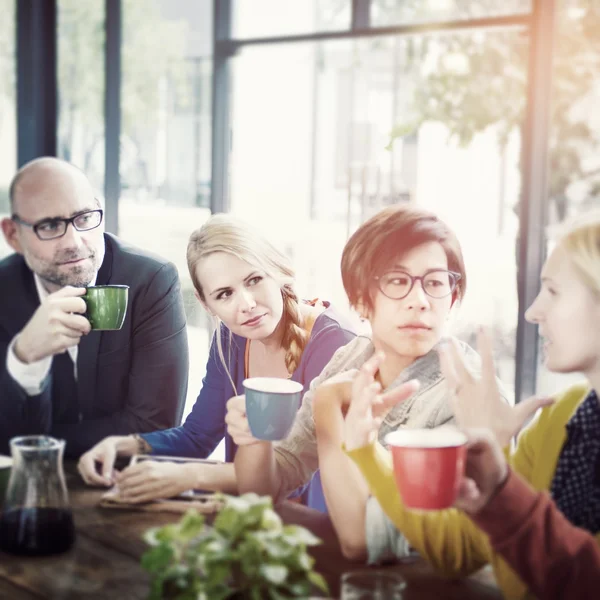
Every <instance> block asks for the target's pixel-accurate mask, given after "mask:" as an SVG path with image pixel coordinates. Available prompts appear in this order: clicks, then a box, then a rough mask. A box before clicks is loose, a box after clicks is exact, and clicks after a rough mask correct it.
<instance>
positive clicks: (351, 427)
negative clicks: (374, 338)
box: [344, 353, 419, 450]
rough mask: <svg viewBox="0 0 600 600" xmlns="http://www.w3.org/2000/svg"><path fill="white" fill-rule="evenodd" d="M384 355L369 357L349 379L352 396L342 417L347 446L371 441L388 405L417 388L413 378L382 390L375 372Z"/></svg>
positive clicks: (349, 447)
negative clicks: (384, 391)
mask: <svg viewBox="0 0 600 600" xmlns="http://www.w3.org/2000/svg"><path fill="white" fill-rule="evenodd" d="M383 359H384V356H383V354H382V353H377V354H375V356H373V357H371V358H370V359H369V360H368V361H367V362H366V363H365V364H364V365H363V366H362V368H361V369H360V370H359V372H358V374H357V375H356V377H355V378H354V381H353V383H352V400H351V402H350V408H349V409H348V412H347V414H346V418H345V420H344V443H345V445H346V449H347V450H354V449H355V448H360V447H362V446H366V445H368V444H370V443H372V442H373V441H374V440H375V438H376V436H377V431H378V430H379V426H380V425H381V422H382V421H383V419H384V418H385V415H386V414H387V412H388V411H389V410H390V408H392V407H393V406H395V405H396V404H398V403H399V402H403V401H404V400H406V399H408V398H409V397H410V396H412V395H413V394H414V392H416V391H417V390H418V389H419V382H418V381H416V380H412V381H407V382H406V383H403V384H402V385H400V386H398V387H396V388H394V389H393V390H390V391H388V392H386V393H385V394H382V393H381V385H380V384H379V383H378V382H377V381H376V380H375V375H376V374H377V371H378V370H379V365H381V363H382V362H383Z"/></svg>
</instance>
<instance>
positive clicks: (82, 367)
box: [0, 157, 188, 457]
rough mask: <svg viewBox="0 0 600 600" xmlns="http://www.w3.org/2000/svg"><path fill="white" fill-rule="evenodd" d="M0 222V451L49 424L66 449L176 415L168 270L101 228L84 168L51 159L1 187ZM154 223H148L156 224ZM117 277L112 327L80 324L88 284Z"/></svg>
mask: <svg viewBox="0 0 600 600" xmlns="http://www.w3.org/2000/svg"><path fill="white" fill-rule="evenodd" d="M9 195H10V205H11V212H12V216H11V217H10V218H6V219H3V220H2V222H1V225H2V231H3V233H4V237H5V238H6V240H7V242H8V244H9V245H10V246H11V248H13V250H14V251H15V254H12V255H10V256H8V257H7V258H5V259H4V260H2V261H0V453H1V452H8V442H9V440H10V438H11V437H14V436H19V435H30V434H49V435H52V436H55V437H58V438H61V439H64V440H66V442H67V445H66V453H67V455H69V456H72V457H77V456H79V455H81V454H82V453H84V452H86V451H87V450H88V449H89V448H91V447H92V446H94V444H96V443H97V442H98V441H100V440H101V439H103V438H105V437H106V436H109V435H124V434H130V433H140V432H147V431H154V430H156V429H161V428H168V427H172V426H174V425H177V424H178V421H179V419H180V417H181V414H180V412H181V409H182V407H183V404H184V399H185V395H186V391H187V376H188V347H187V334H186V328H185V315H184V311H183V302H182V298H181V290H180V285H179V278H178V275H177V270H176V269H175V267H174V265H172V264H171V263H168V262H167V261H165V260H162V259H160V258H158V257H156V256H153V255H151V254H148V253H146V252H143V251H141V250H139V249H137V248H134V247H132V246H129V245H127V244H125V243H124V242H122V241H121V240H119V239H118V238H116V237H115V236H113V235H110V234H108V233H105V232H104V226H103V223H104V219H103V217H104V213H103V210H102V206H101V205H100V203H99V202H98V200H96V199H95V198H94V194H93V190H92V187H91V185H90V183H89V181H88V180H87V178H86V176H85V175H84V174H83V173H82V172H81V171H80V170H79V169H77V168H76V167H74V166H73V165H71V164H69V163H67V162H65V161H62V160H59V159H56V158H51V157H44V158H40V159H36V160H34V161H32V162H30V163H28V164H26V165H25V166H24V167H22V168H21V169H20V170H19V172H18V173H17V174H16V175H15V177H14V179H13V181H12V183H11V186H10V193H9ZM157 230H158V225H157ZM106 284H125V285H128V286H129V287H130V289H129V304H128V309H127V315H126V317H125V322H124V324H123V327H122V328H121V329H120V330H119V331H104V332H101V331H91V330H90V323H89V321H88V320H87V319H86V318H85V316H84V313H85V310H86V305H85V302H84V300H83V298H81V296H82V295H83V294H84V293H85V287H86V286H88V285H106Z"/></svg>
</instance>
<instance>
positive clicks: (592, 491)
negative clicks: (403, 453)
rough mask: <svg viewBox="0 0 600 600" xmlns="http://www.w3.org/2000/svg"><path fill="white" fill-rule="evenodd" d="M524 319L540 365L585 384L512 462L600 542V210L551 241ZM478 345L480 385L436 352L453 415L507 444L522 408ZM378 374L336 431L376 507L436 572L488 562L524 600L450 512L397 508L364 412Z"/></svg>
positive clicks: (510, 575)
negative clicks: (536, 334)
mask: <svg viewBox="0 0 600 600" xmlns="http://www.w3.org/2000/svg"><path fill="white" fill-rule="evenodd" d="M526 318H527V319H528V320H529V321H530V322H532V323H535V324H537V325H538V326H539V328H540V335H541V336H542V337H543V338H544V340H545V343H544V350H545V355H546V366H547V367H548V368H549V369H550V370H552V371H554V372H558V373H573V372H581V373H583V375H584V376H585V377H586V379H587V381H586V382H584V383H582V384H579V385H574V386H572V387H571V388H569V389H568V390H566V391H565V392H563V393H562V394H559V395H558V396H557V397H556V398H555V399H554V401H550V402H547V404H548V406H546V407H545V408H544V409H543V410H542V411H541V413H540V415H539V418H537V419H536V420H535V421H534V422H533V423H532V424H531V425H530V426H529V427H528V428H527V429H526V430H525V431H524V432H523V433H522V434H521V435H520V436H519V440H518V446H517V448H516V450H515V452H514V453H513V455H512V456H511V458H510V464H511V466H512V468H513V470H514V471H516V472H517V473H519V474H520V475H521V476H522V477H523V478H524V479H526V480H527V481H528V482H529V483H530V484H531V485H532V486H533V487H534V488H535V489H536V490H540V491H541V490H547V491H549V492H550V494H551V496H552V498H553V499H554V501H555V502H556V504H557V506H558V507H559V508H560V510H561V511H562V512H563V514H564V515H565V516H566V517H567V519H568V520H569V521H570V522H571V523H573V524H574V525H576V526H578V527H581V528H583V529H586V530H588V531H589V532H591V533H592V534H593V535H595V536H596V539H597V540H598V541H600V536H599V535H598V533H599V531H600V403H599V400H598V396H597V393H596V391H597V390H600V335H599V333H600V332H599V326H600V213H596V214H589V215H587V216H586V217H584V218H583V219H580V220H579V221H577V222H574V223H573V224H571V225H570V227H569V228H568V229H566V230H565V231H564V232H563V233H562V235H561V236H560V237H559V239H558V240H557V244H556V247H555V249H554V251H553V252H552V254H551V255H550V257H549V258H548V260H547V261H546V264H545V265H544V268H543V270H542V286H541V290H540V293H539V295H538V297H537V298H536V300H535V301H534V303H533V304H532V305H531V307H530V308H529V309H528V311H527V313H526ZM479 344H480V351H481V354H482V356H483V357H484V362H485V368H484V371H482V378H481V379H480V380H477V379H475V378H474V377H472V376H471V375H470V374H469V373H468V371H467V370H466V369H465V368H464V365H463V364H462V360H461V358H460V356H459V355H458V354H457V353H456V351H455V349H454V348H453V347H450V348H448V349H446V351H445V352H443V354H444V356H443V359H442V360H443V364H444V371H445V376H446V378H447V379H448V380H449V381H451V382H453V386H454V389H455V394H454V410H455V417H456V420H457V423H458V424H459V426H461V427H487V428H489V429H491V430H492V431H494V433H495V435H496V437H497V439H498V441H499V442H500V443H501V444H502V445H503V446H504V447H506V448H507V447H508V446H509V444H510V440H511V438H512V437H513V436H514V435H515V434H517V433H518V432H519V430H520V428H521V427H522V425H523V417H524V416H525V415H526V414H527V413H528V412H529V411H527V410H524V408H522V404H519V405H517V406H515V407H514V408H513V407H510V406H508V405H507V404H506V403H505V402H504V401H503V400H502V399H501V398H500V397H499V394H498V392H497V387H496V382H495V379H494V376H493V373H494V366H493V359H492V352H491V348H490V342H489V339H488V338H487V336H485V335H484V334H480V340H479ZM376 368H377V366H376V361H372V364H367V365H365V367H364V368H363V372H362V377H359V378H357V381H356V385H355V386H354V388H353V391H352V395H353V397H352V403H351V407H350V409H349V411H348V414H347V416H346V422H345V433H344V435H345V445H346V451H347V452H348V454H349V456H350V457H351V458H352V459H353V460H354V461H355V463H356V464H357V465H358V467H359V468H360V470H361V472H362V473H363V475H364V476H365V478H366V479H367V481H368V483H369V485H370V488H371V491H372V492H373V494H374V495H375V496H376V497H377V499H378V500H379V502H380V504H381V506H382V508H383V509H384V511H385V512H386V513H387V514H388V516H389V517H390V518H391V519H392V521H393V522H394V524H395V525H396V527H397V528H398V529H399V531H400V532H401V533H402V534H403V535H404V536H405V537H406V538H407V540H408V542H409V543H410V544H411V545H412V546H413V547H414V548H415V549H416V550H417V551H418V552H419V553H420V554H421V555H422V556H424V557H425V558H427V559H428V560H429V561H430V562H431V563H432V564H433V565H434V566H435V567H437V568H438V569H440V570H441V571H443V572H444V573H446V574H448V575H450V576H464V575H468V574H470V573H472V572H474V571H476V570H477V569H479V568H480V567H482V566H483V565H485V564H486V563H491V564H492V565H493V567H494V571H495V575H496V579H497V581H498V584H499V586H500V588H501V589H502V591H503V593H504V595H505V596H506V597H507V598H517V599H520V598H527V597H531V594H529V593H528V590H527V587H526V586H525V584H524V583H523V582H522V581H521V580H520V579H519V577H518V576H517V574H516V573H515V572H514V571H513V570H512V569H511V568H510V567H509V566H508V565H507V564H506V563H505V562H504V561H503V559H502V558H501V557H500V556H499V555H498V554H496V553H495V552H494V551H493V550H492V547H491V545H490V543H489V540H488V538H487V536H486V534H485V533H483V532H482V531H481V530H479V529H478V528H477V526H476V525H475V524H474V523H473V522H472V521H471V520H470V519H469V517H468V516H467V515H466V514H464V513H462V512H460V511H459V510H457V509H449V510H445V511H440V512H432V513H415V512H411V511H409V510H407V509H406V508H404V506H403V504H402V501H401V498H400V495H399V493H398V490H397V488H396V484H395V481H394V476H393V469H392V462H391V457H390V455H389V453H387V452H386V451H384V450H383V449H382V448H381V446H379V445H378V444H377V443H376V442H374V437H375V436H374V432H375V431H376V428H377V424H378V422H377V419H374V418H373V416H372V411H371V407H372V405H373V404H374V403H377V402H380V401H381V399H380V398H379V396H378V393H377V389H378V388H377V385H376V383H374V377H375V371H376ZM534 402H540V401H539V400H535V401H534ZM528 403H531V400H530V401H528ZM543 403H544V402H543V401H542V402H540V404H543ZM463 493H464V490H463Z"/></svg>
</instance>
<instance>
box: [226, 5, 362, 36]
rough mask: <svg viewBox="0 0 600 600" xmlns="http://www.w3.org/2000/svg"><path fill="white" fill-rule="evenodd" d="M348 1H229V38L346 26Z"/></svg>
mask: <svg viewBox="0 0 600 600" xmlns="http://www.w3.org/2000/svg"><path fill="white" fill-rule="evenodd" d="M351 3H352V2H351V0H233V37H234V38H238V39H239V38H258V37H270V36H282V35H293V34H302V33H313V32H321V31H336V30H343V29H348V28H349V27H350V11H351Z"/></svg>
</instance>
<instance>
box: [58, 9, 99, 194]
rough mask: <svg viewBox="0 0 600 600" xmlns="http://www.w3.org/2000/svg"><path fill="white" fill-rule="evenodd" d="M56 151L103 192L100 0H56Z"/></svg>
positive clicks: (97, 189)
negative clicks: (98, 0) (79, 169)
mask: <svg viewBox="0 0 600 600" xmlns="http://www.w3.org/2000/svg"><path fill="white" fill-rule="evenodd" d="M57 6H58V19H57V29H58V32H57V38H58V48H57V53H58V55H57V63H58V65H57V68H58V156H60V157H61V158H64V159H65V160H68V161H69V162H72V163H73V164H74V165H77V166H78V167H79V168H81V169H82V170H83V171H84V172H85V173H86V175H87V176H88V178H89V180H90V181H91V183H92V185H93V186H94V188H95V189H96V191H97V193H100V194H102V193H103V192H104V40H105V34H104V21H105V19H104V8H105V4H104V2H96V1H95V0H58V3H57Z"/></svg>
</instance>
